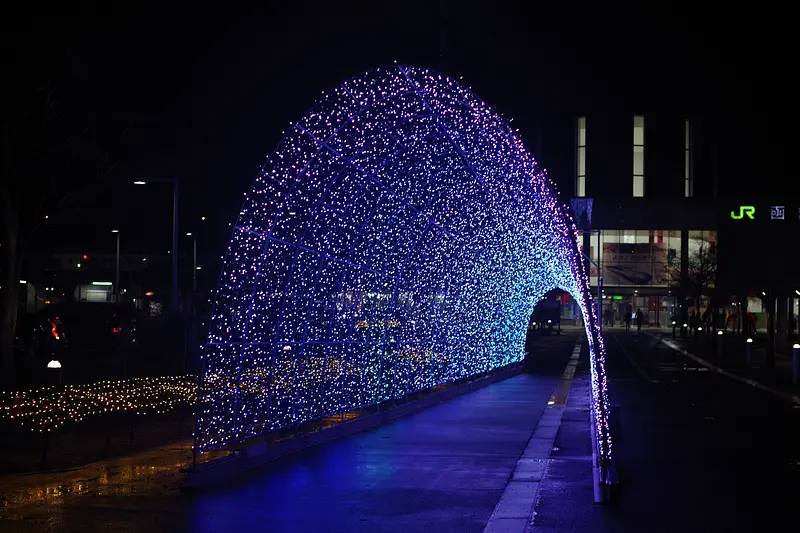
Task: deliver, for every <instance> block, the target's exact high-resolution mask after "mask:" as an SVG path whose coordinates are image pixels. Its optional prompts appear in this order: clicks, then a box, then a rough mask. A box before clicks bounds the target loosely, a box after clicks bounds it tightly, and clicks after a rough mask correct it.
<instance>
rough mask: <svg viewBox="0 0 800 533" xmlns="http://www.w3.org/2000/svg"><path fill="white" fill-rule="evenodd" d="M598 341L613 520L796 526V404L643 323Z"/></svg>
mask: <svg viewBox="0 0 800 533" xmlns="http://www.w3.org/2000/svg"><path fill="white" fill-rule="evenodd" d="M606 346H608V348H609V366H608V370H609V377H610V381H611V383H610V390H611V396H612V401H613V402H615V403H617V404H619V405H620V411H619V415H620V416H619V422H620V426H619V428H618V429H619V431H618V438H617V440H616V443H615V447H614V449H615V452H616V457H617V468H618V472H619V477H620V481H621V484H620V486H619V489H620V490H619V491H618V495H619V498H618V501H617V503H616V505H615V506H614V508H613V509H611V510H610V511H611V512H612V514H613V515H615V516H616V517H618V518H619V519H621V520H620V522H619V523H621V524H622V526H623V527H621V529H620V530H622V531H648V532H656V531H664V532H668V531H669V532H676V531H680V532H691V531H697V532H701V531H702V532H711V531H720V532H723V531H724V532H731V531H800V470H799V469H798V463H797V461H798V460H800V410H799V409H793V408H792V406H791V404H789V403H788V402H786V401H785V400H782V399H780V398H778V397H776V396H773V395H771V394H769V393H766V392H764V391H760V390H758V389H756V388H754V387H752V386H750V385H747V384H744V383H741V382H738V381H735V380H732V379H730V378H728V377H725V376H722V375H720V374H717V373H715V372H711V371H708V370H705V368H704V367H702V366H700V367H698V366H697V365H696V364H695V363H694V362H692V361H690V360H689V359H688V358H685V357H683V356H680V355H676V353H675V352H674V351H673V350H671V349H669V348H666V347H665V346H664V345H663V344H660V343H658V342H657V341H656V339H655V338H654V337H653V336H651V335H648V334H646V333H644V332H642V333H639V334H637V333H636V332H630V333H626V332H613V333H609V334H608V335H607V339H606ZM616 527H620V526H616Z"/></svg>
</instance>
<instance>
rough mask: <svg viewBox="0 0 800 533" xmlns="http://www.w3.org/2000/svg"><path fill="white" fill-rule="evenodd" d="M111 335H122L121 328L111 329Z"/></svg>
mask: <svg viewBox="0 0 800 533" xmlns="http://www.w3.org/2000/svg"><path fill="white" fill-rule="evenodd" d="M111 333H122V328H112V329H111Z"/></svg>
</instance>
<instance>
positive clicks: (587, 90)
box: [16, 0, 798, 254]
mask: <svg viewBox="0 0 800 533" xmlns="http://www.w3.org/2000/svg"><path fill="white" fill-rule="evenodd" d="M269 4H276V3H269ZM528 4H530V3H529V2H526V3H519V6H522V5H528ZM199 5H200V4H196V3H195V4H189V3H186V4H170V3H168V2H164V3H161V4H157V5H155V6H147V5H146V4H143V3H133V4H130V5H128V6H127V7H115V8H113V11H110V10H111V9H112V8H110V7H108V6H107V5H106V4H103V5H102V7H100V8H95V7H91V6H89V5H84V6H82V7H80V8H78V7H69V8H63V9H69V11H67V12H63V13H51V14H49V15H48V19H47V20H44V21H43V20H40V19H26V18H25V17H26V16H22V15H20V17H19V22H20V24H18V25H17V31H18V32H19V33H17V34H16V36H17V38H18V40H19V41H20V42H22V43H24V44H23V48H24V47H30V48H36V49H37V50H38V49H41V50H44V51H49V50H53V51H55V52H54V53H56V54H58V55H59V57H63V58H65V60H64V61H63V63H62V67H61V70H60V71H59V72H60V76H59V78H58V80H59V81H58V91H59V92H58V95H57V97H58V98H59V105H60V107H61V109H63V110H64V111H65V113H64V116H65V117H69V118H68V119H65V120H64V122H65V123H67V124H70V121H74V123H76V124H77V123H80V122H81V121H82V120H84V119H83V117H85V116H93V117H101V118H102V120H103V121H104V122H105V121H110V122H111V125H110V126H107V130H106V132H105V133H104V134H103V135H104V136H105V137H106V138H109V139H111V138H118V137H119V133H117V134H116V137H115V135H114V134H113V132H119V131H121V129H122V126H120V124H125V123H127V122H128V121H130V120H133V123H134V125H133V126H130V127H129V131H128V133H126V135H125V136H123V137H122V138H121V139H120V141H119V142H118V143H117V144H115V146H117V148H115V149H114V156H113V157H114V158H115V159H119V165H118V166H117V168H116V169H115V170H114V171H112V172H111V173H109V180H111V184H110V185H109V186H106V187H105V188H103V189H102V190H100V191H98V193H97V194H95V195H94V196H92V197H91V198H90V199H89V200H88V201H81V202H79V204H80V205H79V208H78V209H73V210H72V211H70V212H69V213H68V214H67V215H64V218H62V219H60V220H54V221H52V223H51V224H50V226H49V228H48V230H47V231H46V236H45V238H44V239H43V240H42V241H41V242H42V244H41V246H48V247H50V246H55V244H53V243H55V242H57V243H58V246H59V247H61V248H66V249H75V248H76V247H77V248H81V247H84V248H89V249H95V250H97V251H100V250H102V249H103V248H104V247H105V246H106V245H108V246H109V247H110V243H111V240H110V239H109V238H108V235H109V234H108V229H109V228H110V227H112V226H119V227H121V228H122V229H123V230H124V232H125V236H126V237H125V238H126V241H125V242H126V243H127V244H128V246H129V247H130V248H132V249H134V248H138V249H141V250H143V251H144V250H154V249H163V250H166V249H168V247H169V242H170V234H169V227H170V226H169V217H170V216H171V215H170V209H171V204H170V198H169V194H168V190H167V189H166V188H163V189H162V190H159V189H157V188H156V187H153V186H148V187H143V188H133V187H132V186H131V185H129V183H130V182H131V180H132V178H133V177H134V174H137V175H140V174H141V173H151V174H169V173H177V174H179V175H180V176H181V180H182V181H181V188H182V197H181V202H182V204H181V209H182V210H183V216H182V217H181V218H182V225H183V229H185V231H190V230H194V231H196V230H197V228H196V226H197V223H198V221H199V217H200V216H201V215H206V216H208V217H209V220H208V222H206V224H207V227H205V228H204V229H203V230H202V231H204V232H205V233H206V235H207V238H205V239H204V240H203V241H202V242H201V248H203V249H204V250H202V251H206V252H212V253H215V254H216V253H217V251H219V253H221V252H222V249H223V247H224V241H225V239H226V237H227V232H228V227H227V224H228V222H230V221H233V220H234V219H235V214H236V212H237V211H238V208H239V205H240V202H241V198H242V194H243V193H244V192H245V191H246V190H247V189H248V188H249V186H250V184H251V182H252V180H253V178H254V177H255V174H256V172H257V169H258V167H259V165H260V164H261V163H262V162H263V160H264V158H265V157H266V156H267V154H268V153H269V152H270V151H272V149H274V147H275V146H276V145H277V143H278V141H279V140H280V136H281V131H282V130H283V129H284V127H285V126H286V125H287V124H288V122H290V121H294V120H297V119H298V118H300V116H302V114H303V113H304V112H305V111H306V110H307V109H308V108H309V107H310V106H311V104H313V101H314V99H315V97H316V96H317V95H319V94H320V92H321V91H323V90H326V89H329V88H331V87H333V86H336V85H338V84H340V83H341V82H342V81H344V80H345V79H347V78H349V77H350V76H353V75H355V74H357V73H359V72H361V71H363V70H366V69H368V68H372V67H375V66H380V65H382V64H388V63H391V62H392V61H393V60H397V61H399V62H404V63H415V64H420V65H423V66H429V67H433V68H437V69H440V70H442V71H443V72H445V73H447V74H450V75H453V76H463V77H464V81H465V82H466V83H467V84H468V85H470V86H471V87H472V88H473V89H474V90H475V92H476V93H477V94H478V95H479V96H481V97H482V98H484V99H485V100H486V101H488V102H489V103H490V104H492V105H494V106H495V107H496V108H497V109H498V110H499V111H500V112H501V113H503V114H504V115H505V116H506V117H509V118H511V117H513V118H514V124H515V125H516V126H517V127H519V128H520V129H521V131H522V134H523V138H525V139H527V140H529V141H530V143H531V144H529V146H530V147H531V148H532V147H533V146H532V142H533V141H532V140H533V138H534V136H535V135H536V134H537V130H539V129H541V134H542V135H545V136H546V135H547V130H546V129H545V126H544V124H546V123H548V121H553V120H556V119H559V118H563V119H564V120H569V119H570V117H572V116H574V115H576V114H578V113H585V112H592V111H601V112H605V111H607V112H613V110H614V109H617V108H621V107H624V108H625V109H639V110H641V111H644V112H648V111H666V112H675V113H681V114H686V113H687V112H688V113H692V114H693V115H700V116H703V117H706V118H707V119H708V120H709V121H710V122H712V123H714V124H718V127H719V132H720V135H721V137H720V146H721V148H720V151H721V156H722V159H723V161H724V163H723V165H722V166H721V170H720V172H721V174H722V175H723V179H724V180H725V181H726V182H727V183H742V184H744V185H746V184H748V183H752V182H753V180H759V181H760V182H761V183H765V184H767V183H769V186H771V187H773V188H779V187H781V186H782V185H783V184H793V185H792V186H793V187H795V188H796V187H797V185H796V184H794V183H795V182H796V181H798V180H796V178H795V177H794V176H792V179H791V180H790V178H789V173H790V172H791V171H792V170H793V169H792V168H791V167H789V156H790V151H792V150H793V149H794V145H795V140H794V139H793V138H791V139H790V138H786V137H784V135H785V132H786V131H790V132H792V135H794V136H795V137H796V135H797V134H796V131H793V130H796V128H794V127H792V126H793V125H794V124H795V123H796V122H795V117H796V104H795V102H794V100H793V98H794V97H793V96H792V95H791V92H792V90H793V89H792V85H791V84H790V83H789V80H790V79H791V76H792V75H793V73H792V71H793V67H791V65H792V64H793V60H792V57H793V56H794V53H795V51H796V50H795V45H794V44H793V43H791V42H790V35H791V32H790V31H788V27H784V25H785V24H788V22H787V23H783V22H781V20H782V19H784V18H785V17H781V15H780V14H779V13H774V14H773V13H764V14H757V13H754V12H752V11H748V12H747V13H738V14H737V13H727V12H721V11H719V10H717V11H714V12H709V13H702V12H698V9H699V8H697V7H693V8H691V10H689V9H688V8H686V7H685V6H684V7H681V6H677V5H676V6H674V7H671V8H669V10H667V9H666V8H665V9H664V10H661V11H653V10H650V11H643V10H642V7H641V5H639V6H638V7H637V8H635V9H620V10H619V11H618V12H612V11H609V10H608V8H607V7H605V6H604V7H603V8H602V10H601V9H599V8H598V9H593V8H591V7H588V6H580V5H578V4H573V3H570V4H569V6H567V7H568V10H567V11H564V12H561V13H557V12H554V11H545V10H543V9H542V8H539V7H535V8H530V7H528V8H522V7H519V6H517V5H515V4H510V3H509V4H502V5H501V4H500V3H495V2H483V3H481V2H472V1H467V0H463V1H457V0H440V1H438V2H437V1H431V2H417V1H405V2H393V3H390V2H372V3H368V4H365V5H371V8H369V9H368V10H367V9H365V8H363V7H361V6H359V7H355V6H353V7H345V6H346V5H347V3H346V2H325V3H306V4H302V3H300V2H281V3H279V5H277V6H275V7H267V8H262V9H261V10H260V11H244V10H238V9H225V8H224V7H221V6H224V4H215V8H216V9H215V10H213V11H202V10H201V9H200V8H199V7H198V6H199ZM537 5H538V4H537ZM26 22H27V23H26ZM29 24H30V25H29ZM48 53H49V52H48ZM109 117H111V118H109ZM538 157H539V158H540V159H541V160H542V161H543V162H544V164H545V166H549V165H548V154H546V153H545V154H541V155H539V156H538ZM551 157H554V156H551ZM570 157H571V153H570ZM555 163H556V162H551V164H555ZM556 166H557V165H556ZM551 177H552V178H554V179H555V181H556V182H563V183H568V182H569V181H570V180H571V179H572V178H571V176H558V175H552V173H551ZM61 179H65V180H69V179H73V178H72V177H70V176H69V172H66V173H65V176H64V177H63V178H61ZM764 180H766V181H764ZM45 243H47V244H45ZM109 251H110V248H109Z"/></svg>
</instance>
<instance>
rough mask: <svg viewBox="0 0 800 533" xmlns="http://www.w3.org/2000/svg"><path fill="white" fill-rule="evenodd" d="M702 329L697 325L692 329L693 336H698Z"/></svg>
mask: <svg viewBox="0 0 800 533" xmlns="http://www.w3.org/2000/svg"><path fill="white" fill-rule="evenodd" d="M701 331H703V328H702V326H697V329H695V330H694V338H695V339H697V338H699V337H700V332H701Z"/></svg>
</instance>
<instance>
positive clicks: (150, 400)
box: [0, 375, 197, 433]
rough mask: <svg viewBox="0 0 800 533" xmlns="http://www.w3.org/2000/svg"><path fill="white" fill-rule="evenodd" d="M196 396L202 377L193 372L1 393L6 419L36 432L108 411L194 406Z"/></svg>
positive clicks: (1, 414) (158, 410)
mask: <svg viewBox="0 0 800 533" xmlns="http://www.w3.org/2000/svg"><path fill="white" fill-rule="evenodd" d="M196 394H197V377H196V376H191V375H185V376H162V377H148V378H131V379H124V380H109V381H100V382H95V383H89V384H85V385H65V386H63V387H62V386H58V387H55V386H54V387H44V388H41V389H35V390H29V391H15V392H4V391H0V419H7V420H9V421H11V422H14V423H18V424H20V425H21V426H23V427H25V428H27V429H30V430H32V431H38V432H39V433H49V432H52V431H55V430H57V429H59V428H62V427H64V426H67V425H70V424H77V423H79V422H82V421H85V420H87V419H90V418H92V417H97V416H101V415H105V414H108V413H119V412H129V413H132V414H136V415H157V414H164V413H169V412H172V411H175V410H177V409H179V408H183V407H191V406H193V405H194V403H195V398H196Z"/></svg>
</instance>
